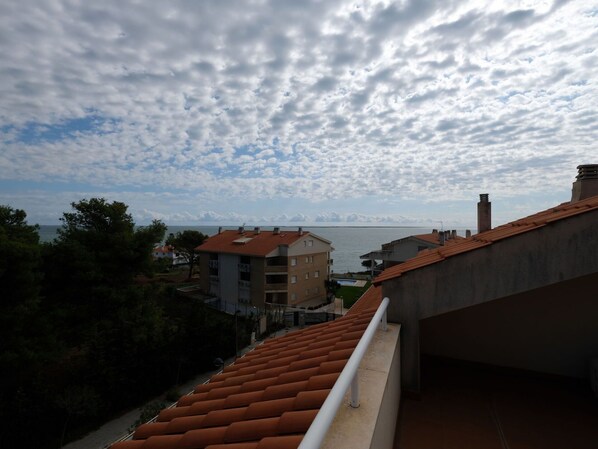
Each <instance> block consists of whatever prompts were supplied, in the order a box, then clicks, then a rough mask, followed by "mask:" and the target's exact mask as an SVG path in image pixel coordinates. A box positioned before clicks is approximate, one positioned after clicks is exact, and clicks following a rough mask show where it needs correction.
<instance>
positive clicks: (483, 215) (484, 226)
mask: <svg viewBox="0 0 598 449" xmlns="http://www.w3.org/2000/svg"><path fill="white" fill-rule="evenodd" d="M490 229H492V203H491V202H490V201H488V194H487V193H481V194H480V202H479V203H478V234H479V233H480V232H485V231H489V230H490Z"/></svg>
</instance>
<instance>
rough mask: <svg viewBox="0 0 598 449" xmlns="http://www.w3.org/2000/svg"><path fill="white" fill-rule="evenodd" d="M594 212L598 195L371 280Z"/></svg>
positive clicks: (384, 278)
mask: <svg viewBox="0 0 598 449" xmlns="http://www.w3.org/2000/svg"><path fill="white" fill-rule="evenodd" d="M596 209H598V196H593V197H591V198H587V199H585V200H581V201H577V202H574V203H563V204H560V205H558V206H556V207H552V208H550V209H547V210H545V211H542V212H538V213H536V214H534V215H530V216H529V217H525V218H521V219H519V220H516V221H513V222H511V223H507V224H505V225H502V226H498V227H496V228H493V229H490V230H489V231H486V232H482V233H480V234H476V235H474V236H472V237H469V238H466V239H462V240H460V241H455V242H454V243H453V244H451V245H446V246H441V247H439V248H435V249H429V250H424V251H421V252H420V253H419V254H418V255H417V256H416V257H414V258H412V259H409V260H408V261H406V262H404V263H402V264H400V265H395V266H394V267H390V268H387V269H386V270H384V271H383V272H382V274H381V275H380V276H378V277H377V278H376V279H375V280H374V283H375V284H376V285H379V284H380V283H381V282H384V281H387V280H389V279H394V278H396V277H399V276H401V275H402V274H403V273H406V272H408V271H412V270H416V269H418V268H421V267H425V266H428V265H432V264H434V263H437V262H441V261H443V260H444V259H446V258H448V257H452V256H456V255H458V254H462V253H466V252H469V251H474V250H476V249H478V248H483V247H484V246H488V245H492V244H493V243H495V242H498V241H500V240H503V239H507V238H510V237H513V236H516V235H519V234H522V233H525V232H530V231H534V230H536V229H539V228H542V227H543V226H546V225H547V224H550V223H553V222H555V221H558V220H563V219H566V218H569V217H573V216H575V215H579V214H583V213H585V212H589V211H592V210H596Z"/></svg>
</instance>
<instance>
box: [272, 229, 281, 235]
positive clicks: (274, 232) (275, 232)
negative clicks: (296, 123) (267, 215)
mask: <svg viewBox="0 0 598 449" xmlns="http://www.w3.org/2000/svg"><path fill="white" fill-rule="evenodd" d="M272 234H274V235H277V234H280V228H274V231H272Z"/></svg>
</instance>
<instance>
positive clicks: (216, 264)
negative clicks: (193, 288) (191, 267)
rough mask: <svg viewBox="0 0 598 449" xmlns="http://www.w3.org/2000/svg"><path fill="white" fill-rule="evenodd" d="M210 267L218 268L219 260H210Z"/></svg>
mask: <svg viewBox="0 0 598 449" xmlns="http://www.w3.org/2000/svg"><path fill="white" fill-rule="evenodd" d="M208 267H210V268H218V261H217V260H209V261H208Z"/></svg>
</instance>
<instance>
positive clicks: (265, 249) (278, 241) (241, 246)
mask: <svg viewBox="0 0 598 449" xmlns="http://www.w3.org/2000/svg"><path fill="white" fill-rule="evenodd" d="M307 235H311V236H312V237H314V238H317V239H318V240H322V241H324V242H326V243H330V242H328V241H327V240H324V239H322V238H321V237H318V236H316V235H314V234H310V233H309V232H303V233H302V234H300V233H299V232H297V231H280V233H276V234H275V233H274V232H273V231H260V232H259V233H257V232H255V231H246V232H243V233H242V234H240V233H239V232H238V231H222V232H221V233H220V234H216V235H214V236H212V237H210V238H209V239H207V240H206V241H205V242H204V243H203V244H201V245H200V246H198V247H197V248H196V250H197V251H201V252H210V253H228V254H241V255H246V256H261V257H265V256H267V255H268V254H270V253H271V252H272V251H274V250H276V249H277V248H278V247H279V246H280V245H286V246H289V245H292V244H293V243H295V242H296V241H298V240H299V239H302V238H304V237H305V236H307Z"/></svg>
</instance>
